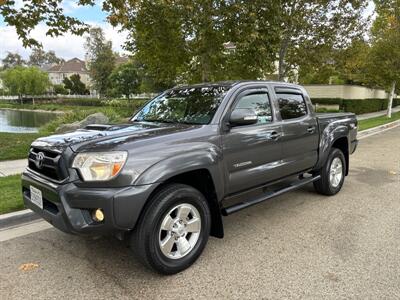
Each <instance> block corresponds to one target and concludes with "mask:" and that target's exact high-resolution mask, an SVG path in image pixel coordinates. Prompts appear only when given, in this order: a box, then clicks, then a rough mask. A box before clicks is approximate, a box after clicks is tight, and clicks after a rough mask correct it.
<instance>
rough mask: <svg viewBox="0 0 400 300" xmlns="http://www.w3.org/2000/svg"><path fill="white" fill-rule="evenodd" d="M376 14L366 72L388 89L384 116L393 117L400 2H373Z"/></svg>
mask: <svg viewBox="0 0 400 300" xmlns="http://www.w3.org/2000/svg"><path fill="white" fill-rule="evenodd" d="M375 5H376V7H377V12H378V16H377V18H376V20H375V22H374V25H373V28H372V35H373V44H372V48H371V51H370V53H369V55H368V58H367V64H366V71H367V74H368V77H369V80H370V82H371V83H372V84H375V85H377V86H380V87H383V88H385V89H386V90H387V91H389V101H388V108H387V116H388V117H389V118H391V117H392V105H393V98H394V94H395V91H396V88H397V87H398V85H399V83H400V72H399V70H400V1H399V0H385V1H376V3H375Z"/></svg>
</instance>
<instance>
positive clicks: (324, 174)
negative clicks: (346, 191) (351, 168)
mask: <svg viewBox="0 0 400 300" xmlns="http://www.w3.org/2000/svg"><path fill="white" fill-rule="evenodd" d="M345 174H346V160H345V157H344V154H343V152H342V151H341V150H340V149H337V148H332V150H331V152H330V154H329V156H328V159H327V161H326V163H325V165H324V166H323V167H322V169H321V171H320V175H321V179H319V180H317V181H314V188H315V190H316V191H317V192H318V193H320V194H323V195H328V196H332V195H335V194H337V193H338V192H339V191H340V190H341V188H342V186H343V183H344V178H345Z"/></svg>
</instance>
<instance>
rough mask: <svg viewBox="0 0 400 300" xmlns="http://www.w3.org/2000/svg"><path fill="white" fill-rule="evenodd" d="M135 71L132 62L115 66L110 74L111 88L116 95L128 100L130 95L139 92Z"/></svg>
mask: <svg viewBox="0 0 400 300" xmlns="http://www.w3.org/2000/svg"><path fill="white" fill-rule="evenodd" d="M137 69H138V68H137V66H136V65H135V64H134V63H133V62H128V63H125V64H121V65H119V66H117V67H116V68H115V69H114V71H113V72H112V73H111V75H110V81H111V86H112V87H113V88H112V89H113V90H115V91H116V93H117V94H118V95H125V96H126V98H128V99H129V96H130V95H131V94H134V93H137V92H138V91H139V86H140V78H139V75H138V70H137Z"/></svg>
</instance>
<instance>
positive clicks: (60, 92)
mask: <svg viewBox="0 0 400 300" xmlns="http://www.w3.org/2000/svg"><path fill="white" fill-rule="evenodd" d="M53 88H54V93H56V94H57V95H68V91H67V89H66V88H65V87H64V86H63V85H62V84H55V85H54V86H53Z"/></svg>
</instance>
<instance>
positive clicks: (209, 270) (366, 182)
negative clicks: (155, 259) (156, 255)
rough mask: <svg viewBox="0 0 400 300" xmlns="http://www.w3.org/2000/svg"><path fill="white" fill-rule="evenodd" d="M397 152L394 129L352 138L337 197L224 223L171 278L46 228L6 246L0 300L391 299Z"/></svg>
mask: <svg viewBox="0 0 400 300" xmlns="http://www.w3.org/2000/svg"><path fill="white" fill-rule="evenodd" d="M399 149H400V127H397V128H395V129H391V130H388V131H386V132H384V133H382V134H379V135H375V136H374V137H373V138H365V139H363V140H361V141H360V145H359V148H358V149H357V152H356V154H355V155H353V156H352V157H351V167H350V175H349V176H348V177H347V179H346V182H345V185H344V187H343V190H342V191H341V192H340V193H339V194H338V195H336V196H334V197H324V196H320V195H318V194H316V193H315V192H314V191H313V188H312V186H309V187H306V188H304V189H302V190H299V191H296V192H292V193H289V194H286V195H283V196H280V197H278V198H275V199H273V200H271V201H270V202H266V203H263V204H260V205H257V206H254V207H252V208H249V209H247V210H244V211H241V212H239V213H237V214H234V215H232V216H229V217H226V218H225V219H224V224H225V238H224V239H216V238H211V239H210V241H209V243H208V245H207V247H206V249H205V251H204V252H203V255H202V256H201V257H200V259H199V260H198V261H197V262H196V264H195V265H193V266H192V267H191V268H189V269H188V270H186V271H184V272H182V273H180V274H177V275H174V276H167V277H165V276H160V275H157V274H155V273H153V272H151V271H149V270H147V269H146V268H144V267H143V266H142V265H141V264H140V262H139V261H137V259H136V258H135V256H134V255H133V254H132V253H131V250H130V249H128V248H127V247H126V245H125V244H124V243H122V242H120V241H118V240H116V239H114V238H100V239H97V240H93V239H85V238H82V237H77V236H71V235H67V234H64V233H62V232H59V231H57V230H56V229H53V228H51V229H46V230H41V231H39V232H36V233H32V234H28V235H25V236H22V237H17V238H13V239H8V240H6V241H3V242H1V243H0V299H33V298H35V299H75V298H86V299H107V298H118V299H210V298H214V299H227V298H229V299H239V298H240V299H250V298H263V299H399V298H400V217H399V216H400V175H399V174H400V151H399ZM26 263H33V264H37V266H36V265H31V266H33V269H31V270H25V271H23V270H20V269H19V268H20V266H21V265H22V264H26Z"/></svg>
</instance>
